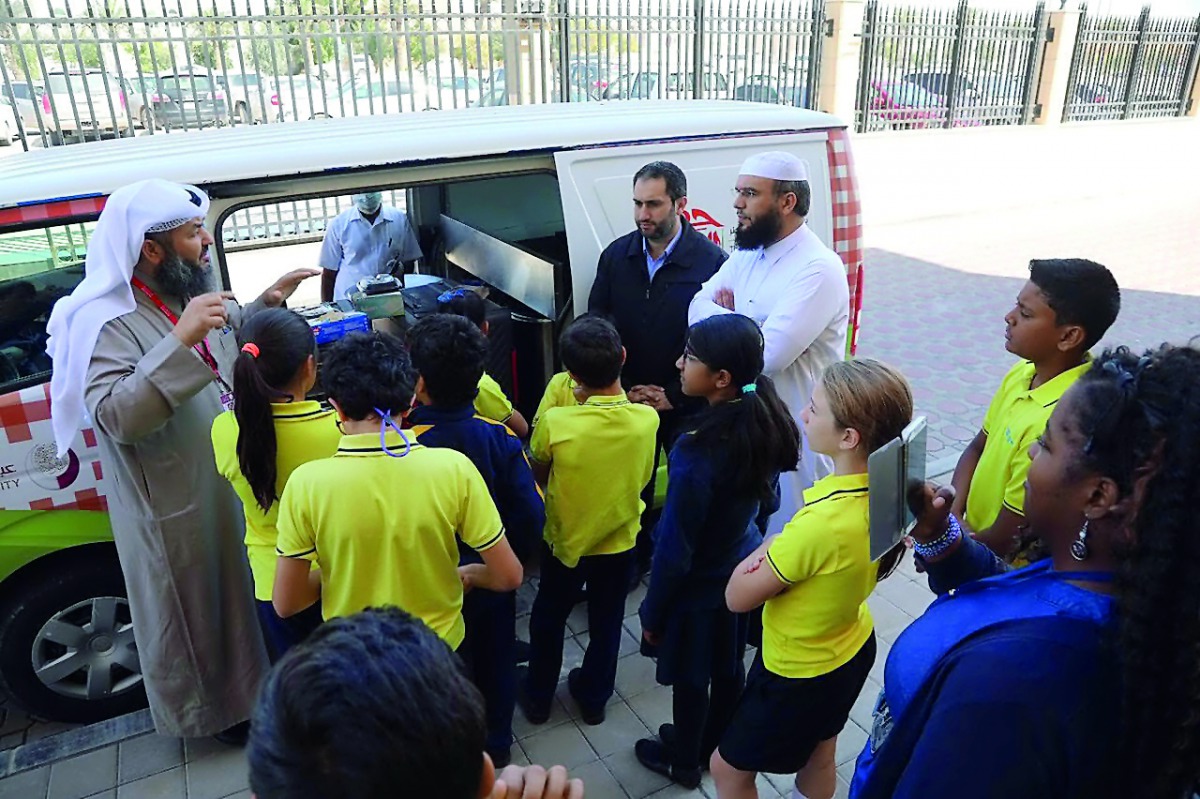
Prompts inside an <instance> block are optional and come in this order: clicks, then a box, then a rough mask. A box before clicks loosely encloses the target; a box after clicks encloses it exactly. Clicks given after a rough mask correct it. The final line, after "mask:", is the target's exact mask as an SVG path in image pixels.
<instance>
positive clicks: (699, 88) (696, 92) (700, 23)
mask: <svg viewBox="0 0 1200 799" xmlns="http://www.w3.org/2000/svg"><path fill="white" fill-rule="evenodd" d="M704 1H705V0H694V2H693V4H692V9H693V10H692V13H693V15H694V16H695V19H696V34H695V37H694V39H693V43H692V49H693V51H694V52H693V53H692V63H693V64H695V67H694V68H693V69H692V97H694V98H696V99H697V100H698V99H700V98H701V97H703V96H704V75H705V72H706V70H705V68H704Z"/></svg>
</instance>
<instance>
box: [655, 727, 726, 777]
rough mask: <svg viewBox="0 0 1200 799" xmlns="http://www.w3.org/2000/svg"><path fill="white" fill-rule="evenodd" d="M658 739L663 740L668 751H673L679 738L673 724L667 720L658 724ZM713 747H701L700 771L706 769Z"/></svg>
mask: <svg viewBox="0 0 1200 799" xmlns="http://www.w3.org/2000/svg"><path fill="white" fill-rule="evenodd" d="M658 740H660V741H662V742H663V746H665V747H666V748H667V751H668V752H674V751H675V744H676V741H678V740H679V738H678V736H677V735H676V734H675V725H674V724H672V723H670V722H667V723H666V724H660V725H659V726H658ZM715 749H716V747H713V749H702V750H701V752H700V770H701V771H708V761H709V760H712V754H713V751H714V750H715Z"/></svg>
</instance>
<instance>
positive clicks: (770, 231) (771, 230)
mask: <svg viewBox="0 0 1200 799" xmlns="http://www.w3.org/2000/svg"><path fill="white" fill-rule="evenodd" d="M782 229H783V215H782V214H780V213H779V211H772V212H771V215H770V216H764V217H761V218H760V219H758V220H756V221H755V222H753V223H751V224H750V225H748V226H746V227H737V228H735V229H734V231H733V243H734V244H735V245H736V246H737V248H738V249H739V250H754V249H758V248H759V247H767V246H769V245H771V244H774V243H775V242H776V241H777V240H778V239H779V231H781V230H782Z"/></svg>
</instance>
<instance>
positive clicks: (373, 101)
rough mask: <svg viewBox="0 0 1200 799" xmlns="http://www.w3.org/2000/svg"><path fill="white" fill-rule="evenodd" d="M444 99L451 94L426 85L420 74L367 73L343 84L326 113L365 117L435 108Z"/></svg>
mask: <svg viewBox="0 0 1200 799" xmlns="http://www.w3.org/2000/svg"><path fill="white" fill-rule="evenodd" d="M442 99H447V100H450V98H449V96H447V97H445V98H443V97H440V96H439V94H438V91H437V89H434V88H430V87H428V86H426V85H425V82H424V80H422V79H421V78H420V77H419V76H417V75H413V77H412V79H411V80H410V79H409V78H408V77H407V76H402V77H401V78H400V79H399V80H397V79H396V78H395V76H394V75H393V76H387V77H385V78H379V77H376V76H371V77H369V78H368V77H366V76H363V77H357V78H353V79H351V80H348V81H346V82H345V83H344V84H342V87H341V89H340V90H339V91H338V96H337V97H331V98H330V99H329V106H328V108H327V109H326V114H327V115H328V116H331V117H339V116H347V117H350V116H359V117H365V116H372V115H374V114H405V113H409V112H412V111H433V110H436V109H438V108H440V107H441V101H442ZM451 107H452V106H451Z"/></svg>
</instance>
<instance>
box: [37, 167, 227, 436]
mask: <svg viewBox="0 0 1200 799" xmlns="http://www.w3.org/2000/svg"><path fill="white" fill-rule="evenodd" d="M207 214H208V195H206V194H205V193H204V192H203V191H201V190H200V189H198V188H196V187H195V186H187V185H183V184H179V183H171V182H169V181H166V180H158V179H154V180H143V181H140V182H138V183H132V184H130V185H128V186H122V187H121V188H119V189H117V190H116V191H114V192H113V193H112V195H111V196H110V197H109V198H108V201H107V202H106V203H105V205H104V210H103V211H102V212H101V213H100V220H99V221H98V222H97V223H96V230H95V232H94V233H92V237H91V240H90V241H89V242H88V250H87V260H86V262H85V266H84V277H83V281H82V282H80V284H79V285H78V286H76V287H75V290H74V291H73V292H71V295H70V296H69V297H63V298H62V299H61V300H59V301H58V302H57V303H55V305H54V310H53V311H52V312H51V314H50V321H49V323H48V325H47V332H48V333H49V334H50V339H49V341H48V342H47V343H46V351H47V352H48V353H49V355H50V357H51V359H53V361H54V372H53V374H52V376H51V378H50V409H51V410H50V414H51V423H52V426H53V427H54V440H55V443H56V444H57V445H58V456H59V457H60V458H61V457H63V456H64V455H66V453H67V448H68V447H70V445H71V442H72V441H73V440H74V438H75V434H76V433H78V432H79V427H80V425H81V424H82V421H83V412H84V408H83V383H84V380H86V379H87V370H88V364H89V363H90V362H91V360H92V352H93V351H94V350H95V349H96V340H97V338H99V336H100V328H102V327H104V325H106V324H107V323H108V322H109V321H111V320H113V319H116V318H117V317H119V316H124V315H125V314H127V313H129V312H131V311H132V310H133V309H134V307H135V302H134V299H133V287H132V286H131V284H130V280H131V279H132V277H133V269H134V267H135V266H136V265H137V262H138V258H139V255H140V253H141V250H142V243H143V242H144V241H145V240H146V234H147V233H155V232H163V231H167V230H173V229H174V228H177V227H179V226H180V225H182V224H184V223H185V222H187V221H188V220H190V219H195V218H196V217H204V216H205V215H207Z"/></svg>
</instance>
